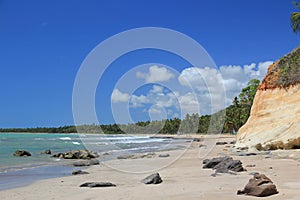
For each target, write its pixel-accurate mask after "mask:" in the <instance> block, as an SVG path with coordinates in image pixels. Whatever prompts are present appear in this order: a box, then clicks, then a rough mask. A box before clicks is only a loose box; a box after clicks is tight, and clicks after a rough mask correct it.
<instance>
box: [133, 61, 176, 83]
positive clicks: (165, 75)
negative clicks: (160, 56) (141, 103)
mask: <svg viewBox="0 0 300 200" xmlns="http://www.w3.org/2000/svg"><path fill="white" fill-rule="evenodd" d="M136 77H138V78H142V79H145V81H146V82H147V83H151V82H164V81H168V80H170V79H172V78H174V77H175V75H174V74H173V73H172V72H171V71H170V70H168V69H167V68H165V67H159V66H157V65H153V66H151V67H150V68H149V72H148V73H143V72H137V73H136Z"/></svg>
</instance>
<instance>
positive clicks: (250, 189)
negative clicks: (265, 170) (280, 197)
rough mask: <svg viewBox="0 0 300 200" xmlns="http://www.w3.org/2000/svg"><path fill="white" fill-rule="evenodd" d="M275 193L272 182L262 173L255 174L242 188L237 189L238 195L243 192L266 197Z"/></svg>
mask: <svg viewBox="0 0 300 200" xmlns="http://www.w3.org/2000/svg"><path fill="white" fill-rule="evenodd" d="M277 193H278V191H277V189H276V186H275V185H274V183H273V182H272V181H271V179H269V178H268V177H267V176H266V175H264V174H255V175H254V177H253V178H251V179H250V180H249V182H248V184H247V185H246V186H245V188H244V189H243V190H238V191H237V194H238V195H241V194H245V195H249V196H256V197H266V196H271V195H274V194H277Z"/></svg>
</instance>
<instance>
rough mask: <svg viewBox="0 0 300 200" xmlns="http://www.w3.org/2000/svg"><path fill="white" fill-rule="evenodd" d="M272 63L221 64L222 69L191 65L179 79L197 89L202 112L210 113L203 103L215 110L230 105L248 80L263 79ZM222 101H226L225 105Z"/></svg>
mask: <svg viewBox="0 0 300 200" xmlns="http://www.w3.org/2000/svg"><path fill="white" fill-rule="evenodd" d="M272 63H273V62H272V61H266V62H260V63H258V64H255V63H252V64H250V65H244V66H238V65H229V66H221V67H220V70H217V69H213V68H208V67H206V68H197V67H191V68H186V69H184V70H183V71H182V72H181V74H180V75H179V77H178V81H179V83H180V84H181V85H184V86H188V87H191V88H193V89H194V90H195V93H196V94H197V97H198V100H199V102H200V110H201V111H200V112H202V111H204V112H207V113H210V112H209V110H208V109H205V108H203V107H202V105H203V104H205V105H207V106H208V107H209V106H212V108H211V111H213V112H214V111H216V110H220V109H222V108H224V106H228V105H230V104H231V103H232V99H233V98H234V97H235V96H237V95H238V94H239V93H240V92H241V89H242V88H243V87H245V86H246V85H247V83H248V81H250V80H251V79H254V78H256V79H259V80H262V79H263V78H264V76H265V74H266V72H267V69H268V67H269V65H271V64H272ZM224 92H225V93H224ZM222 94H223V95H222ZM217 102H219V104H218V103H217ZM222 102H224V103H223V105H222ZM212 103H213V105H211V104H212Z"/></svg>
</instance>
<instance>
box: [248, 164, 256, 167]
mask: <svg viewBox="0 0 300 200" xmlns="http://www.w3.org/2000/svg"><path fill="white" fill-rule="evenodd" d="M255 166H256V165H254V164H249V165H246V167H255Z"/></svg>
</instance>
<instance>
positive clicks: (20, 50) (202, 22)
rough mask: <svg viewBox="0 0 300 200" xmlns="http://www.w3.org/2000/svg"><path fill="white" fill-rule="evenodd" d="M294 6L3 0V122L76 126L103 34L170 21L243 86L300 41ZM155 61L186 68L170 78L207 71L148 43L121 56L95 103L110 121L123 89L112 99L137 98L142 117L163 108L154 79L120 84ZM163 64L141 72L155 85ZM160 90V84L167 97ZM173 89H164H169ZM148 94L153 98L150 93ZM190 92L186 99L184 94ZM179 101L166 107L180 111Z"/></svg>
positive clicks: (267, 0)
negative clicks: (79, 77) (78, 87)
mask: <svg viewBox="0 0 300 200" xmlns="http://www.w3.org/2000/svg"><path fill="white" fill-rule="evenodd" d="M175 2H176V3H175ZM292 11H295V8H294V6H293V5H292V3H291V1H288V0H278V1H274V0H228V1H221V0H220V1H204V0H200V1H171V0H165V1H159V0H152V1H115V0H111V1H92V0H90V1H76V0H72V1H71V0H69V1H67V0H66V1H58V0H57V1H55V0H54V1H38V0H36V1H30V0H28V1H21V0H19V1H14V0H0V58H1V59H0V67H1V74H0V91H1V98H0V110H1V113H0V127H35V126H60V125H70V124H74V121H73V116H72V90H73V84H74V81H75V78H76V74H77V72H78V70H79V68H80V65H81V63H82V62H83V60H84V59H85V57H86V56H87V55H88V53H89V52H90V51H91V50H92V49H93V48H95V47H96V46H97V45H98V44H99V43H100V42H102V41H103V40H105V39H107V38H109V37H111V36H113V35H115V34H117V33H120V32H122V31H126V30H128V29H133V28H139V27H149V26H150V27H164V28H169V29H173V30H176V31H179V32H181V33H184V34H186V35H188V36H189V37H191V38H193V39H194V40H196V41H197V42H198V43H199V44H201V45H202V46H203V47H204V48H205V49H206V51H207V52H208V53H209V54H210V56H211V57H212V59H213V60H214V62H215V63H216V65H217V66H218V67H219V69H220V71H221V72H220V73H221V74H222V75H223V76H224V77H225V79H226V80H227V82H226V84H229V85H230V84H231V86H232V85H235V86H238V87H242V86H243V85H244V84H245V82H247V80H248V79H249V78H253V77H254V78H261V77H263V72H264V71H265V70H266V68H267V65H268V64H269V62H272V61H275V60H277V59H278V58H280V57H281V56H283V55H284V54H286V53H288V52H289V51H291V50H292V49H294V48H295V47H297V46H298V45H299V39H300V36H299V35H296V34H294V33H293V32H292V31H291V28H290V24H289V17H290V13H291V12H292ZM145 63H162V64H164V65H166V66H171V67H172V68H174V69H176V70H178V71H179V73H180V74H178V75H176V74H174V73H171V71H168V70H167V71H165V72H166V74H165V75H166V76H168V74H167V73H169V72H170V74H173V76H172V75H171V77H173V80H179V79H178V77H179V76H180V75H181V77H182V76H185V77H187V78H193V72H195V71H197V70H198V69H196V68H195V67H194V68H193V66H189V65H188V63H187V62H186V61H185V60H183V59H180V58H178V57H177V56H174V55H172V54H170V53H167V52H159V51H155V50H145V51H138V52H135V53H132V54H128V55H127V56H123V57H121V58H120V59H118V60H116V61H115V62H114V63H113V64H112V65H111V66H110V68H109V69H108V70H107V71H106V72H105V76H104V78H103V79H101V81H100V82H99V86H98V90H97V93H96V105H95V107H96V111H97V115H98V118H99V121H100V123H112V122H114V121H115V120H114V118H113V116H112V112H111V94H112V92H113V91H114V89H115V92H116V91H117V90H116V89H118V90H119V92H120V93H118V94H119V96H118V98H121V99H122V98H123V100H122V101H118V100H116V99H115V100H114V101H112V105H116V106H120V103H124V102H125V100H127V101H129V99H130V98H132V97H133V95H134V96H135V97H134V98H135V99H138V100H139V103H143V106H140V107H134V106H129V107H130V108H129V110H130V112H131V114H132V118H133V119H134V120H145V119H148V118H149V113H147V111H149V109H150V108H151V107H152V110H154V111H155V108H156V107H155V106H154V107H153V106H152V104H153V102H158V101H160V100H159V99H157V96H152V97H150V96H148V97H147V95H148V94H150V92H151V90H153V89H154V86H153V85H151V84H150V85H145V86H144V87H142V88H140V89H139V90H137V91H135V93H134V94H128V95H129V96H127V93H126V91H124V89H123V90H120V89H119V88H116V87H115V84H116V83H117V81H118V80H119V79H120V78H121V77H122V75H124V74H126V73H127V72H128V71H129V70H130V69H132V68H133V67H134V66H138V65H142V64H145ZM153 66H156V69H158V70H163V66H162V65H161V66H160V65H149V66H148V68H147V67H146V68H144V71H143V72H140V73H143V74H144V76H139V77H136V78H137V79H138V78H139V79H141V80H142V79H143V77H144V81H145V84H146V83H147V80H146V79H147V78H146V77H147V75H148V77H149V76H150V75H151V71H149V70H150V67H153ZM202 67H205V66H202ZM152 69H155V67H154V68H152ZM259 70H261V71H259ZM154 71H155V70H154ZM257 71H259V72H257ZM206 72H207V73H214V72H211V71H209V72H208V71H205V73H206ZM137 73H138V72H135V75H136V74H137ZM170 74H169V75H170ZM226 77H227V78H226ZM171 79H172V78H171ZM171 79H170V80H171ZM190 80H193V81H195V82H192V83H195V84H196V85H197V84H198V83H199V82H197V81H199V80H194V79H190ZM179 85H180V81H179ZM182 85H184V84H181V86H182ZM160 90H161V88H160V89H159V88H158V87H156V91H157V92H158V93H157V94H159V92H160ZM229 90H230V91H229ZM228 91H229V92H228V94H227V95H228V96H229V97H231V96H234V95H235V94H236V93H237V92H238V88H237V87H234V88H230V87H228ZM169 92H170V91H167V89H166V88H165V89H163V90H162V93H163V95H167V94H168V93H169ZM173 93H174V91H173ZM122 95H123V96H122ZM142 95H144V96H146V97H147V98H148V100H147V101H148V102H145V101H142V100H141V99H142V97H141V96H142ZM175 96H176V95H175ZM181 97H182V98H183V99H184V97H185V96H184V93H182V94H181ZM151 98H152V100H149V99H151ZM167 100H168V99H167ZM190 100H191V99H188V101H189V102H191V101H190ZM130 101H131V100H130ZM228 101H229V99H228ZM131 103H132V102H131ZM151 103H152V104H151ZM227 103H228V102H227ZM127 104H128V102H127ZM175 104H176V103H175ZM175 104H174V105H173V106H174V107H172V106H170V107H169V108H168V109H167V110H166V112H168V110H171V111H172V110H173V112H175V111H174V109H176V108H175V107H176V105H175ZM188 109H189V108H187V109H186V110H188ZM143 111H144V112H143ZM145 111H146V112H145ZM184 112H185V111H184ZM203 113H205V112H203ZM153 114H155V112H153ZM172 116H176V115H175V114H174V113H171V112H170V113H169V114H168V117H172ZM153 117H154V116H153ZM121 118H122V117H121ZM158 118H159V116H158ZM154 119H155V117H154Z"/></svg>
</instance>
